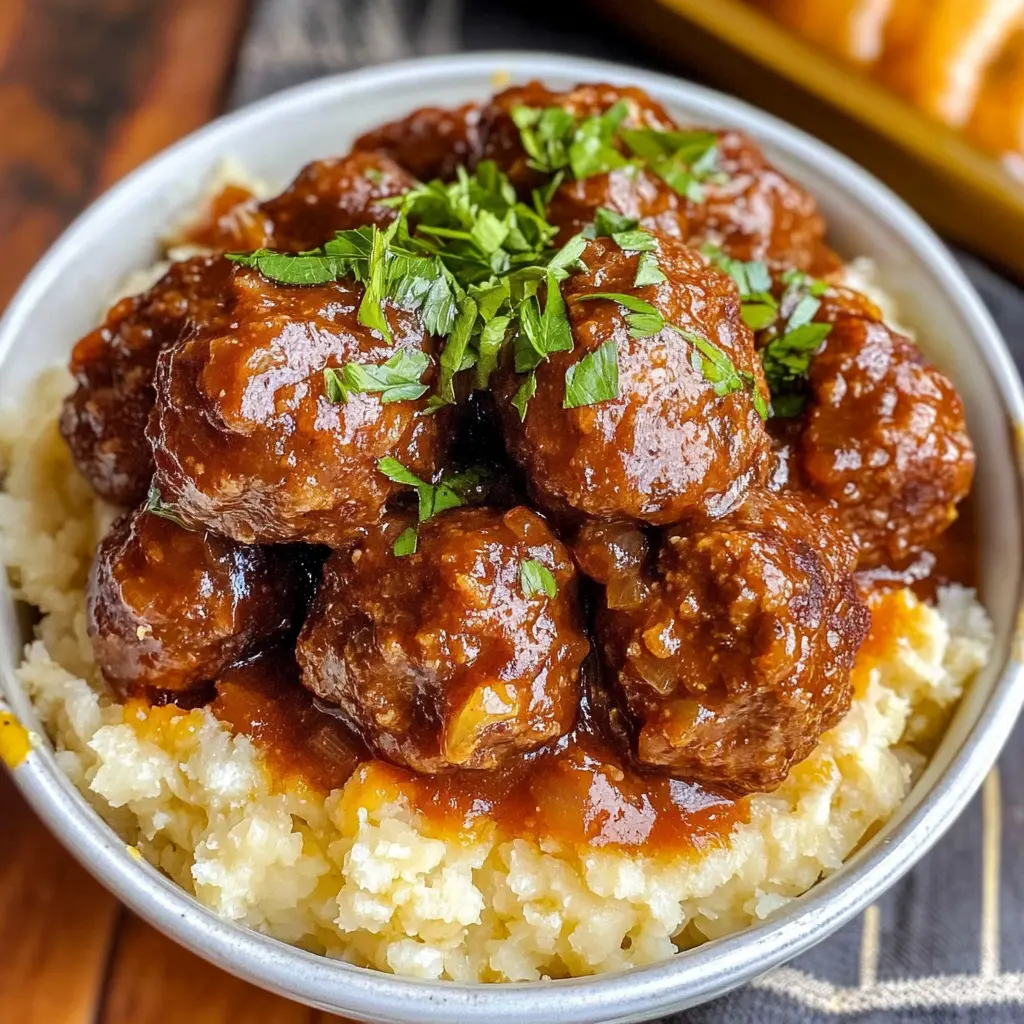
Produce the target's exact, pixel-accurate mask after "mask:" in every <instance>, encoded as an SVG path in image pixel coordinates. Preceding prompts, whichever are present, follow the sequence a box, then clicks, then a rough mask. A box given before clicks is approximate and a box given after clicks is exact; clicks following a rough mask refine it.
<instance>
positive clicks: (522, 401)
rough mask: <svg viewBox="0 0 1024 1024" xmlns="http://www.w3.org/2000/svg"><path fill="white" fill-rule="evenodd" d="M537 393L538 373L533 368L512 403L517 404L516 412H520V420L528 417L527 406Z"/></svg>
mask: <svg viewBox="0 0 1024 1024" xmlns="http://www.w3.org/2000/svg"><path fill="white" fill-rule="evenodd" d="M535 394H537V374H536V373H535V372H534V371H533V370H531V371H530V372H529V373H528V374H527V375H526V379H525V380H524V381H523V383H522V384H520V385H519V390H518V391H517V392H516V393H515V396H514V397H513V398H512V404H513V405H514V406H515V409H516V412H518V413H519V421H520V422H522V421H523V420H525V419H526V407H527V405H529V403H530V399H531V398H533V396H534V395H535Z"/></svg>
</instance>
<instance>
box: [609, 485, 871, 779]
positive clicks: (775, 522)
mask: <svg viewBox="0 0 1024 1024" xmlns="http://www.w3.org/2000/svg"><path fill="white" fill-rule="evenodd" d="M854 559H855V550H854V547H853V545H852V543H851V542H850V540H849V539H848V538H847V537H846V536H845V534H843V532H842V531H841V529H840V528H839V524H838V523H837V522H836V521H835V519H834V516H833V515H832V513H831V512H830V510H829V509H828V508H827V507H825V506H821V507H820V508H814V509H812V508H811V507H810V506H809V505H807V504H806V503H805V502H804V501H803V500H802V499H801V498H799V497H798V496H796V495H774V494H771V493H769V492H766V491H756V492H753V493H752V494H751V495H750V496H749V498H748V500H747V501H746V502H745V503H744V505H743V506H742V507H741V508H739V509H738V510H736V511H735V512H732V513H730V514H729V515H728V516H725V517H723V518H721V519H717V520H713V519H708V518H706V517H699V518H697V519H695V520H693V521H691V522H690V523H688V524H686V526H685V527H684V528H679V529H676V530H673V531H672V532H670V533H669V534H668V535H667V536H666V538H665V541H664V546H663V548H662V550H661V554H660V557H659V560H658V574H657V577H656V578H655V579H654V580H652V581H651V583H650V593H649V595H648V597H647V600H646V601H645V602H643V603H642V604H641V605H639V606H638V607H636V608H633V609H611V608H608V607H606V608H604V609H603V610H602V612H601V613H600V615H599V619H598V624H597V630H598V639H599V643H600V645H601V649H602V653H603V656H604V659H605V663H606V666H607V669H608V675H609V677H610V678H609V682H610V684H611V685H612V687H613V688H614V689H615V692H616V693H617V695H618V698H619V700H620V701H621V703H622V705H623V706H624V708H625V710H626V712H627V714H628V716H630V717H631V718H632V720H633V723H634V729H635V749H636V756H637V758H638V760H639V761H640V762H641V763H643V764H645V765H648V766H652V767H657V768H660V769H662V770H665V771H668V772H670V773H672V774H673V775H676V776H680V777H682V778H686V779H691V780H695V781H697V782H701V783H703V784H705V785H709V786H712V787H718V788H720V789H722V790H724V791H727V792H730V793H734V794H741V793H749V792H755V791H759V790H770V789H773V788H774V787H776V786H777V785H779V784H780V783H781V782H782V780H783V779H785V777H786V775H787V774H788V772H789V770H790V768H791V767H792V766H793V765H794V764H796V763H797V762H799V761H801V760H803V759H804V758H805V757H806V756H807V755H808V754H809V753H810V752H811V750H812V749H813V748H814V746H815V744H816V743H817V742H818V738H819V737H820V736H821V734H822V733H823V732H824V731H825V730H826V729H829V728H830V727H831V726H833V725H834V724H835V723H836V722H837V721H838V720H839V719H840V717H841V716H842V715H843V714H844V713H845V711H846V709H847V707H848V706H849V703H850V694H851V687H850V669H851V667H852V665H853V660H854V657H855V655H856V653H857V650H858V648H859V646H860V644H861V642H862V641H863V639H864V636H865V635H866V632H867V628H868V624H869V616H868V612H867V609H866V608H865V607H864V605H863V604H862V603H861V602H860V600H859V598H858V597H857V594H856V590H855V587H854V583H853V579H852V576H851V570H852V568H853V563H854Z"/></svg>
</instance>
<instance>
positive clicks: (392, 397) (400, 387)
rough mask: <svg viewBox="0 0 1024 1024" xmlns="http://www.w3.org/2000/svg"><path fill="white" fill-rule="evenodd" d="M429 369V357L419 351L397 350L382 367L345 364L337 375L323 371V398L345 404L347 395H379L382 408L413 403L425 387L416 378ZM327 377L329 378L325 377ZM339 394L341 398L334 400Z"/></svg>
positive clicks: (418, 378)
mask: <svg viewBox="0 0 1024 1024" xmlns="http://www.w3.org/2000/svg"><path fill="white" fill-rule="evenodd" d="M429 366H430V357H429V356H428V355H427V354H426V353H425V352H421V351H419V349H408V348H403V349H399V351H398V352H396V353H395V354H394V355H393V356H392V357H391V358H390V359H389V360H388V361H387V362H386V363H382V364H381V365H380V366H366V365H363V364H361V363H348V364H347V365H346V366H345V368H344V369H343V370H342V371H341V374H340V380H339V379H338V378H339V374H338V372H337V371H336V370H332V369H330V368H328V369H326V370H324V381H325V384H326V389H327V397H328V398H330V400H331V401H332V402H338V401H347V400H348V392H350V391H362V392H368V393H377V394H380V400H381V402H382V403H383V404H384V405H388V404H389V403H391V402H413V401H415V400H416V399H417V398H420V397H422V396H423V395H424V394H426V391H427V385H426V384H421V383H420V377H422V376H423V373H424V371H425V370H426V369H427V367H429ZM328 375H330V378H329V377H328ZM339 392H340V395H341V397H336V396H337V395H338V394H339Z"/></svg>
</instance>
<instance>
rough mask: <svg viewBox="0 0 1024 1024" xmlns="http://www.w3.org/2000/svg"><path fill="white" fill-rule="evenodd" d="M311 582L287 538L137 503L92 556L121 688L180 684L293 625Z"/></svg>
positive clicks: (105, 659) (113, 680)
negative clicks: (239, 537) (238, 530)
mask: <svg viewBox="0 0 1024 1024" xmlns="http://www.w3.org/2000/svg"><path fill="white" fill-rule="evenodd" d="M309 589H310V587H309V576H308V573H307V572H306V571H305V570H304V568H303V560H302V559H301V558H298V557H296V556H295V555H294V554H293V553H291V552H288V551H286V550H285V549H283V548H282V549H279V550H273V549H268V548H260V547H250V546H243V545H240V544H236V543H234V542H233V541H230V540H226V539H224V538H223V537H215V536H213V535H212V534H207V533H204V532H193V531H191V530H186V529H183V528H182V527H181V526H179V525H178V524H177V523H176V522H173V521H171V520H169V519H167V518H164V517H163V516H160V515H155V514H154V513H152V512H148V511H147V510H146V508H145V507H143V508H140V509H137V510H136V511H134V512H132V513H129V514H128V515H127V516H124V517H122V518H121V519H120V520H119V521H118V522H117V523H116V524H115V526H114V527H113V529H111V531H110V532H109V533H108V534H107V535H106V537H104V538H103V541H102V542H101V543H100V546H99V548H98V549H97V551H96V556H95V559H94V561H93V565H92V571H91V573H90V576H89V589H88V632H89V636H90V638H91V639H92V645H93V650H94V652H95V655H96V662H97V664H98V665H99V667H100V670H101V671H102V673H103V676H104V678H105V679H106V680H107V682H108V683H109V684H110V685H111V686H112V687H113V688H114V689H115V690H116V691H117V692H118V693H119V694H121V695H122V696H142V695H148V696H152V695H153V694H154V693H160V692H163V693H170V694H179V693H181V692H183V691H187V690H189V689H190V688H192V687H194V686H195V685H196V684H199V683H203V682H207V681H210V680H212V679H214V678H215V677H216V676H217V674H218V673H219V672H220V671H221V670H222V669H224V668H225V667H227V666H228V665H229V664H231V663H232V662H234V661H237V660H238V659H239V658H240V657H242V656H243V655H246V654H248V653H250V652H251V651H252V650H254V649H255V648H257V647H259V646H260V645H261V644H264V643H266V642H269V641H270V640H272V639H274V638H275V637H278V636H279V635H280V634H281V633H283V632H285V631H286V630H288V629H289V628H290V627H291V626H292V624H293V619H294V618H295V617H296V616H301V614H302V610H303V609H304V607H305V601H304V598H305V597H306V595H307V591H308V590H309Z"/></svg>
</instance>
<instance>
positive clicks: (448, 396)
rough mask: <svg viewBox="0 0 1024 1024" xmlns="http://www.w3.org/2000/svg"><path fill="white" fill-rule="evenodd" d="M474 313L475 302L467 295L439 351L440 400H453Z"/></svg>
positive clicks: (475, 310)
mask: <svg viewBox="0 0 1024 1024" xmlns="http://www.w3.org/2000/svg"><path fill="white" fill-rule="evenodd" d="M476 314H477V305H476V302H475V301H474V300H473V299H471V298H470V297H469V296H468V295H467V296H466V297H465V298H464V299H463V300H462V303H461V305H460V306H459V312H458V316H457V317H456V318H455V325H454V326H453V327H452V332H451V334H450V335H449V337H448V343H447V344H446V345H445V347H444V351H443V352H442V353H441V379H440V382H439V384H438V389H437V391H438V395H439V396H440V398H441V401H442V402H447V403H449V404H450V403H452V402H454V401H455V374H457V373H458V372H459V371H460V370H463V369H465V368H466V366H465V363H466V357H467V354H468V352H469V339H470V336H471V335H472V333H473V326H474V324H475V323H476Z"/></svg>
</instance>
